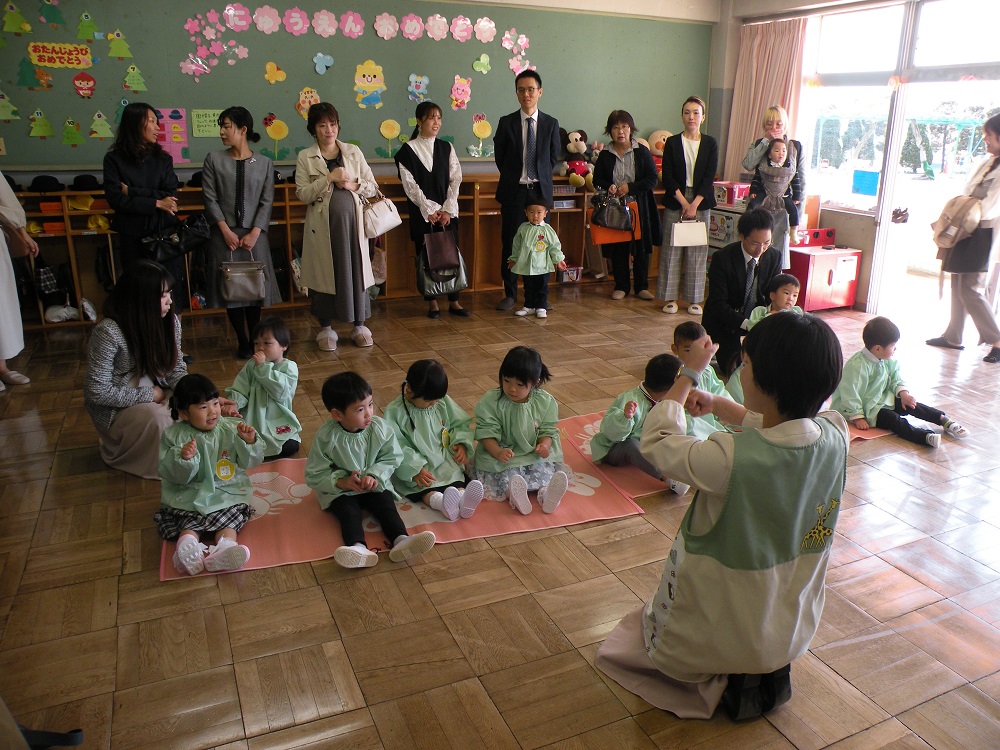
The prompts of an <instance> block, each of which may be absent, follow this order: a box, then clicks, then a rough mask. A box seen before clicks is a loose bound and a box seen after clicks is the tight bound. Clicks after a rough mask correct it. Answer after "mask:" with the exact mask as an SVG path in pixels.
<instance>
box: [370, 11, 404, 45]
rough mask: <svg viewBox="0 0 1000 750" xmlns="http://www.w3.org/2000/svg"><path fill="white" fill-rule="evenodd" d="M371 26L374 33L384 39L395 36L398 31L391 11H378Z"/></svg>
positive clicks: (397, 24)
mask: <svg viewBox="0 0 1000 750" xmlns="http://www.w3.org/2000/svg"><path fill="white" fill-rule="evenodd" d="M373 26H374V27H375V33H376V34H378V35H379V36H380V37H382V38H383V39H385V40H386V41H388V40H390V39H392V38H393V37H394V36H396V33H397V32H398V31H399V23H398V22H397V21H396V17H395V16H394V15H392V14H391V13H380V14H379V15H377V16H375V23H374V24H373Z"/></svg>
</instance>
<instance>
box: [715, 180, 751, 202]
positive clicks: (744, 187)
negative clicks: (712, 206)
mask: <svg viewBox="0 0 1000 750" xmlns="http://www.w3.org/2000/svg"><path fill="white" fill-rule="evenodd" d="M714 185H715V202H716V203H721V204H722V205H726V206H732V205H735V204H737V203H739V202H740V201H741V200H743V199H744V198H746V197H747V194H748V193H749V192H750V183H749V182H731V181H728V180H724V181H718V182H715V183H714Z"/></svg>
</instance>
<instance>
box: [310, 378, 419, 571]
mask: <svg viewBox="0 0 1000 750" xmlns="http://www.w3.org/2000/svg"><path fill="white" fill-rule="evenodd" d="M322 396H323V406H325V407H326V408H327V410H328V411H329V412H330V417H331V419H330V421H329V422H327V423H326V424H324V425H323V426H322V427H320V428H319V430H318V431H317V432H316V439H315V440H313V444H312V448H311V449H310V451H309V458H308V460H307V461H306V484H307V485H308V486H309V487H311V488H312V489H314V490H315V491H316V496H317V498H318V499H319V505H320V507H321V508H322V509H323V510H328V511H330V512H331V513H333V514H334V515H335V516H336V517H337V520H338V521H340V531H341V534H342V535H343V537H344V544H343V546H341V547H338V548H337V550H336V552H334V553H333V559H334V560H335V561H336V562H337V564H338V565H341V566H342V567H345V568H370V567H371V566H373V565H375V564H376V563H378V553H376V552H374V551H372V550H370V549H368V547H367V545H366V544H365V533H364V529H363V528H362V525H361V511H363V510H366V511H368V512H369V513H371V514H372V515H373V516H374V517H375V519H376V520H377V521H378V522H379V524H380V525H381V526H382V531H383V532H384V533H385V536H386V538H387V539H388V540H389V543H390V544H391V545H392V549H391V550H390V551H389V559H390V560H392V561H393V562H403V561H405V560H409V559H410V558H413V557H418V556H420V555H422V554H424V553H425V552H427V551H429V550H430V549H431V547H433V546H434V541H435V540H434V534H433V532H430V531H421V532H420V533H419V534H413V535H412V536H410V535H409V534H407V532H406V526H404V525H403V520H402V519H401V518H400V517H399V511H397V510H396V495H395V493H394V492H393V490H392V482H391V478H392V475H393V473H394V472H395V471H396V468H397V467H398V466H399V464H400V461H401V460H402V457H403V452H402V450H400V447H399V443H398V442H397V441H396V435H395V433H394V432H393V429H392V427H391V426H390V425H389V424H388V423H387V422H386V421H385V420H383V419H382V418H380V417H376V416H374V409H375V407H374V404H373V402H372V387H371V386H370V385H369V384H368V382H367V381H366V380H365V379H364V378H362V377H361V376H360V375H358V374H357V373H354V372H342V373H338V374H337V375H332V376H331V377H329V378H327V379H326V382H325V383H323V392H322Z"/></svg>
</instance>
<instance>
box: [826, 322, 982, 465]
mask: <svg viewBox="0 0 1000 750" xmlns="http://www.w3.org/2000/svg"><path fill="white" fill-rule="evenodd" d="M861 338H862V340H863V341H864V342H865V348H864V349H862V350H861V351H859V352H857V353H856V354H855V355H854V356H853V357H851V358H850V359H849V360H847V364H845V365H844V374H843V376H842V378H841V380H840V386H839V387H838V388H837V390H836V392H835V393H834V394H833V403H832V404H831V408H832V409H835V410H836V411H839V412H840V413H841V414H843V415H844V416H845V417H846V418H847V420H848V421H849V422H850V423H851V424H853V425H854V426H855V427H856V428H857V429H859V430H867V429H868V428H869V427H871V426H875V427H878V428H879V429H880V430H890V431H892V432H893V433H895V434H896V435H899V436H900V437H901V438H903V439H904V440H909V441H910V442H911V443H917V444H918V445H929V446H931V447H932V448H937V447H938V446H939V445H941V435H940V434H938V433H937V432H935V431H934V430H929V429H927V428H924V427H916V426H914V425H912V424H910V422H909V421H907V420H906V419H905V417H907V416H914V417H916V418H917V419H922V420H924V421H925V422H930V423H931V424H936V425H941V426H942V427H944V431H945V432H946V433H948V434H949V435H951V436H952V437H956V438H964V437H966V436H967V435H968V434H969V431H968V430H967V429H965V428H964V427H963V426H962V425H960V424H959V423H958V422H956V421H955V420H953V419H949V418H948V417H947V416H946V415H945V413H944V412H943V411H941V410H940V409H936V408H934V407H933V406H927V405H925V404H921V403H920V402H918V401H917V400H916V399H915V398H914V397H913V396H912V395H910V392H909V391H908V390H907V389H906V384H905V383H904V382H903V378H902V376H901V375H900V373H899V363H898V362H896V361H895V360H894V359H892V355H893V354H894V353H895V351H896V344H897V343H898V342H899V328H898V327H897V326H896V324H895V323H893V322H892V321H891V320H889V319H888V318H884V317H877V318H872V319H871V320H869V321H868V323H867V324H866V325H865V328H864V330H863V331H862V333H861Z"/></svg>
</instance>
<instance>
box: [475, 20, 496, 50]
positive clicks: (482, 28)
mask: <svg viewBox="0 0 1000 750" xmlns="http://www.w3.org/2000/svg"><path fill="white" fill-rule="evenodd" d="M496 35H497V25H496V24H495V23H493V21H492V20H490V19H489V18H485V17H484V18H480V19H478V20H477V21H476V39H478V40H479V41H481V42H482V43H483V44H489V43H490V42H492V41H493V39H494V38H495V37H496Z"/></svg>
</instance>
